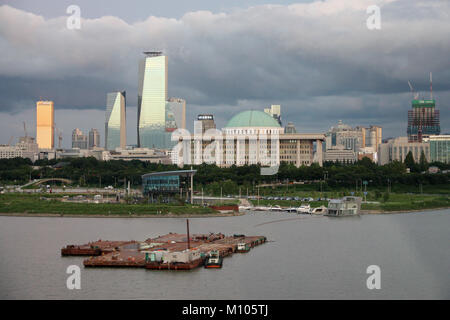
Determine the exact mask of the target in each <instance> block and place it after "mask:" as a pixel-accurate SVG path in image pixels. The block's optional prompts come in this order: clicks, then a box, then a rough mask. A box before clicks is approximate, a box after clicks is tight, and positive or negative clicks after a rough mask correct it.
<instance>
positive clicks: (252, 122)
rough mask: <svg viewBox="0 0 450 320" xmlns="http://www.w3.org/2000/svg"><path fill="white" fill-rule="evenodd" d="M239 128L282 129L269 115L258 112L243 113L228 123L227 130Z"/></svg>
mask: <svg viewBox="0 0 450 320" xmlns="http://www.w3.org/2000/svg"><path fill="white" fill-rule="evenodd" d="M239 127H276V128H280V127H281V126H280V124H279V123H278V121H277V120H275V119H274V118H273V117H272V116H270V115H269V114H267V113H265V112H262V111H257V110H250V111H242V112H239V113H238V114H237V115H235V116H234V117H233V118H231V120H230V121H228V123H227V125H226V126H225V128H239Z"/></svg>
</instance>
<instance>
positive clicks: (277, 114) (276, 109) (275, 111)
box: [264, 104, 281, 126]
mask: <svg viewBox="0 0 450 320" xmlns="http://www.w3.org/2000/svg"><path fill="white" fill-rule="evenodd" d="M264 112H265V113H267V114H270V115H271V116H272V117H273V118H274V119H275V120H277V122H278V123H279V125H280V126H281V106H280V105H279V104H273V105H271V106H270V108H264Z"/></svg>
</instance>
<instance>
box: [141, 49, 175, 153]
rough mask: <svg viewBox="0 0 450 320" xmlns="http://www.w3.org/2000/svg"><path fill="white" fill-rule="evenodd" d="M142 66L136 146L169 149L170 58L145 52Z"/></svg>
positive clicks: (157, 53)
mask: <svg viewBox="0 0 450 320" xmlns="http://www.w3.org/2000/svg"><path fill="white" fill-rule="evenodd" d="M144 54H145V55H146V57H145V58H144V59H142V60H141V61H140V63H139V84H138V90H139V91H138V119H137V121H138V123H137V142H138V146H139V147H141V148H158V149H168V148H170V146H171V143H170V142H171V141H170V135H171V132H170V131H166V101H167V57H166V56H164V55H163V54H162V52H144Z"/></svg>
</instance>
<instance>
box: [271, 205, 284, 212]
mask: <svg viewBox="0 0 450 320" xmlns="http://www.w3.org/2000/svg"><path fill="white" fill-rule="evenodd" d="M270 211H277V212H280V211H283V209H282V208H281V207H280V206H278V205H275V206H273V207H270Z"/></svg>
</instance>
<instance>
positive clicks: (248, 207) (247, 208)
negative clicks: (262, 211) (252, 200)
mask: <svg viewBox="0 0 450 320" xmlns="http://www.w3.org/2000/svg"><path fill="white" fill-rule="evenodd" d="M251 209H252V207H250V206H239V211H242V210H251Z"/></svg>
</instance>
